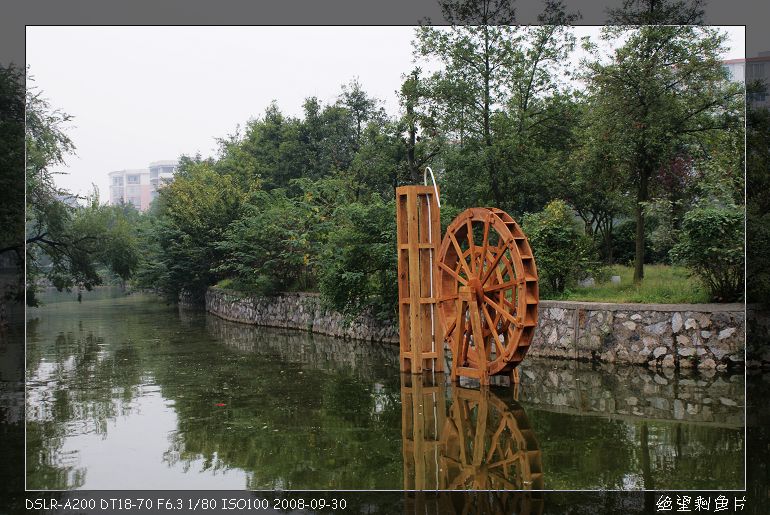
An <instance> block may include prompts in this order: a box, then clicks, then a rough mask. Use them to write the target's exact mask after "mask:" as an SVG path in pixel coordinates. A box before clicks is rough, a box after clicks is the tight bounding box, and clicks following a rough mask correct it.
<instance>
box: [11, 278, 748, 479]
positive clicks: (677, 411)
mask: <svg viewBox="0 0 770 515" xmlns="http://www.w3.org/2000/svg"><path fill="white" fill-rule="evenodd" d="M48 301H49V302H48V303H47V304H46V305H45V306H44V307H42V308H38V309H34V310H30V311H29V315H28V318H29V321H28V324H27V355H26V363H27V371H26V381H27V389H26V401H25V403H26V417H27V418H26V459H27V477H26V481H27V488H28V489H43V490H48V489H275V488H282V489H401V488H404V486H405V475H406V481H407V482H408V481H414V470H413V465H414V461H413V460H414V458H413V456H414V454H413V453H411V452H412V451H411V450H410V449H411V447H408V446H407V444H406V440H410V441H411V439H412V438H413V437H414V435H415V431H414V424H415V421H414V420H413V418H412V415H414V414H415V413H417V416H418V420H422V419H421V417H422V411H420V410H423V408H422V405H420V407H419V410H418V411H414V406H415V405H414V404H413V403H412V401H411V400H409V401H408V404H409V405H407V401H406V400H405V399H412V398H411V397H408V396H405V395H406V394H408V393H409V392H410V391H411V390H405V389H404V388H405V387H406V386H408V385H405V384H402V379H401V377H400V375H399V371H398V350H397V348H396V347H394V346H392V345H385V344H375V343H368V342H352V341H344V340H340V339H335V338H330V337H325V336H319V335H310V334H308V333H304V332H298V331H291V330H284V329H272V328H263V327H253V326H248V325H242V324H235V323H231V322H226V321H224V320H221V319H219V318H216V317H213V316H211V315H208V314H206V313H204V312H201V311H191V310H184V309H180V308H178V307H176V306H169V305H166V304H165V303H164V302H162V301H161V300H160V299H157V298H155V297H153V296H150V295H140V294H134V295H130V296H122V295H120V294H119V293H116V292H114V291H108V290H102V291H101V292H89V293H87V294H84V296H83V302H81V303H78V302H73V301H72V298H71V297H66V296H56V295H53V296H49V298H48ZM527 371H529V374H527ZM743 380H744V378H743V376H742V375H731V376H730V375H719V374H717V375H714V374H712V375H710V376H699V375H681V374H673V373H669V374H668V375H666V374H662V373H661V374H655V373H654V372H651V371H648V370H647V369H643V368H639V369H636V368H631V369H615V368H607V367H599V366H595V365H591V364H585V363H580V364H578V363H571V362H554V361H537V360H527V361H526V362H525V364H524V365H523V367H522V384H521V386H520V389H519V391H518V392H515V398H516V399H518V401H517V400H514V392H513V391H512V389H511V388H510V387H507V386H498V387H492V389H491V392H489V393H488V394H486V397H483V398H484V399H488V398H492V399H496V400H493V401H492V402H491V403H489V401H486V400H485V401H484V403H488V404H483V405H482V404H479V402H477V401H473V402H469V403H468V404H467V406H465V407H466V408H467V417H466V418H465V419H464V420H465V422H464V423H467V426H468V427H469V428H470V429H468V431H469V433H468V435H470V437H465V440H463V438H464V437H459V438H460V441H459V442H457V441H455V442H454V443H453V444H452V445H455V448H456V449H459V448H460V446H465V447H463V448H464V449H466V450H467V451H468V453H470V454H472V453H473V450H474V448H475V446H478V445H481V443H479V442H485V443H484V444H483V445H485V446H489V445H493V444H492V443H491V437H487V438H486V440H480V439H474V438H473V435H474V434H475V433H474V431H481V430H479V429H478V428H479V427H480V421H481V420H482V419H484V420H487V421H488V422H489V424H487V425H489V426H490V427H491V426H492V425H495V424H498V422H499V421H501V420H504V419H506V417H508V419H510V420H514V419H513V418H511V417H510V416H509V414H510V413H515V414H516V418H515V420H516V421H517V422H516V423H517V424H519V425H520V427H519V428H518V429H516V428H513V429H511V428H508V429H506V430H505V431H504V432H503V437H502V438H503V439H505V438H507V439H508V441H514V440H516V437H517V431H519V430H524V427H525V426H526V427H528V428H529V429H527V430H526V431H524V432H526V433H527V438H529V441H528V443H526V444H522V443H518V444H515V445H514V446H513V447H510V446H509V447H510V448H511V449H513V450H510V452H511V453H513V452H515V451H516V445H518V446H519V447H521V445H526V446H528V448H527V449H525V450H526V451H527V452H528V453H529V454H528V456H530V457H531V461H532V462H533V463H534V461H535V460H536V461H538V463H539V466H538V468H539V470H540V471H541V473H542V480H543V485H544V487H545V488H548V489H643V488H658V489H663V488H666V489H672V488H681V489H725V488H743V485H744V428H743V419H744V417H743V404H744V401H743V391H744V387H743ZM442 388H444V387H443V386H442ZM470 389H471V390H472V388H470ZM405 392H406V393H405ZM431 395H432V397H431V399H436V396H435V395H434V394H431ZM426 398H427V397H426ZM453 399H457V393H456V392H455V391H454V390H453V388H452V387H450V386H449V385H447V386H446V387H445V389H444V390H443V391H441V392H440V395H439V396H438V400H435V401H433V400H432V401H430V402H429V403H428V404H426V406H427V407H426V408H425V409H424V411H426V412H427V411H429V410H430V411H431V413H433V415H435V414H436V413H438V410H440V409H445V411H444V412H443V413H444V418H446V414H451V413H453V411H452V406H453V403H454V402H458V401H456V400H453ZM463 402H465V401H463ZM402 403H403V406H402ZM431 403H432V404H431ZM482 407H483V408H484V410H485V411H484V412H483V413H488V414H486V415H483V416H482V415H480V413H482V411H480V410H481V409H482ZM487 407H488V409H487ZM457 413H459V411H458V412H457ZM407 414H409V416H407ZM484 417H486V418H484ZM428 418H429V419H430V421H431V423H432V424H434V425H435V426H436V428H435V433H436V434H432V433H431V434H430V435H427V436H428V437H430V436H435V437H436V440H437V441H438V440H440V438H439V433H441V428H439V427H438V426H439V423H438V422H434V421H433V418H432V416H431V417H428ZM451 418H452V417H451V416H450V417H449V419H451ZM439 419H441V420H443V418H442V417H439ZM418 423H422V422H418ZM449 423H454V422H444V423H443V424H442V427H449V426H448V425H447V424H449ZM426 425H427V422H426ZM501 427H502V426H501ZM493 432H494V431H490V435H491V434H492V433H493ZM428 433H430V431H428ZM420 434H422V433H420ZM426 434H427V433H426ZM443 434H448V433H446V432H445V433H443ZM506 435H507V436H506ZM498 439H499V438H498ZM522 441H523V440H522ZM439 443H440V442H439ZM498 443H499V442H498ZM410 445H411V444H410ZM448 445H450V444H448V443H447V442H446V441H445V442H444V447H441V446H440V445H439V446H438V447H436V450H435V452H434V453H433V454H432V455H428V454H426V455H425V456H427V458H425V459H426V460H428V461H431V460H433V461H432V463H428V467H427V469H428V470H429V471H430V472H429V473H430V474H431V477H430V478H429V479H428V483H427V484H432V485H439V486H440V485H441V484H446V481H450V480H451V477H450V476H451V474H452V473H451V471H449V468H448V465H447V464H448V463H449V462H448V461H447V460H448V459H449V458H447V457H446V456H445V455H448V454H447V452H448V451H446V449H447V448H448V447H447V446H448ZM442 449H444V450H442ZM485 449H487V447H485ZM410 453H411V454H410ZM442 453H443V454H442ZM468 461H469V462H470V461H472V460H468ZM530 465H531V464H530ZM468 466H470V467H473V466H474V465H473V464H472V463H469V465H468ZM528 466H529V465H528ZM532 466H533V467H534V465H532ZM476 470H478V473H479V474H481V473H482V472H484V473H486V472H489V470H491V469H488V467H486V466H480V465H479V466H476V468H475V469H473V471H474V472H473V474H475V473H476V472H475V471H476ZM533 470H534V468H533ZM520 472H521V471H519V472H516V471H513V472H510V474H514V475H515V474H517V473H520ZM425 474H428V472H425ZM434 476H435V477H434ZM439 476H441V477H439ZM431 481H432V483H431ZM442 481H444V483H442ZM514 482H515V481H514ZM410 484H412V483H410ZM465 484H466V485H470V484H472V481H470V480H469V481H466V483H465ZM466 487H467V486H466Z"/></svg>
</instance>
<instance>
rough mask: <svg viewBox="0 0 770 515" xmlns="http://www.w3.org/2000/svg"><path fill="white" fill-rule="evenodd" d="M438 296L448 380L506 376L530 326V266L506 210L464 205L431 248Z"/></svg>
mask: <svg viewBox="0 0 770 515" xmlns="http://www.w3.org/2000/svg"><path fill="white" fill-rule="evenodd" d="M437 265H438V301H439V310H438V311H439V317H440V323H441V328H442V329H443V331H444V339H445V340H446V341H447V343H448V345H449V348H450V349H451V351H452V380H453V381H456V380H457V379H458V378H459V377H460V376H464V377H473V378H477V379H479V381H480V383H481V384H489V378H490V376H493V375H498V374H511V375H512V377H513V378H514V380H517V375H516V370H515V368H516V366H517V365H518V364H519V363H521V361H522V360H523V359H524V356H525V354H526V353H527V350H528V348H529V345H530V343H531V342H532V337H533V335H534V332H535V327H536V326H537V304H538V298H539V295H538V286H537V268H536V266H535V258H534V257H533V255H532V249H531V248H530V246H529V242H528V241H527V237H526V236H525V235H524V232H523V231H522V230H521V228H520V227H519V225H518V224H517V223H516V221H515V220H514V219H513V218H511V217H510V216H509V215H508V214H507V213H506V212H505V211H502V210H500V209H494V208H471V209H468V210H466V211H464V212H463V213H461V214H460V215H459V216H458V217H457V218H455V219H454V221H453V222H452V223H451V224H450V225H449V227H448V228H447V232H446V234H445V235H444V239H443V240H442V242H441V247H440V249H439V252H438V259H437Z"/></svg>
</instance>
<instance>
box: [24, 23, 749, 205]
mask: <svg viewBox="0 0 770 515" xmlns="http://www.w3.org/2000/svg"><path fill="white" fill-rule="evenodd" d="M574 30H575V35H576V36H577V37H578V38H580V37H582V36H585V35H590V36H591V37H592V38H594V37H596V36H597V35H598V33H599V28H598V27H576V28H575V29H574ZM723 30H724V31H725V32H727V34H728V38H729V40H728V46H729V51H728V52H727V54H726V55H725V56H724V57H725V59H735V58H742V57H744V48H745V46H744V28H743V27H725V28H723ZM413 35H414V28H413V27H28V28H27V64H28V65H29V70H30V74H31V75H32V77H33V78H34V82H33V83H32V85H33V86H36V87H37V88H39V89H40V90H41V91H42V92H43V93H44V96H45V97H47V98H48V99H49V100H50V102H51V104H52V105H53V106H55V107H57V108H59V109H61V110H62V111H64V112H66V113H68V114H70V115H72V116H73V117H74V120H73V122H72V124H71V126H70V127H69V129H68V131H67V132H68V134H69V136H70V137H71V138H72V140H73V142H74V143H75V145H76V146H77V154H76V155H75V156H71V157H70V158H69V159H68V161H67V162H68V166H67V167H62V168H59V169H58V170H57V171H60V172H64V173H65V174H66V175H61V176H59V178H58V180H57V182H58V184H59V185H60V186H61V187H64V188H66V189H69V190H71V191H72V192H74V193H79V194H85V193H87V192H89V191H90V189H91V184H92V183H93V184H96V185H97V186H98V187H99V190H100V192H101V197H102V200H103V201H104V200H106V199H107V196H108V189H107V185H108V181H107V173H108V172H110V171H113V170H121V169H125V168H145V167H146V166H147V165H148V164H149V163H150V162H151V161H158V160H164V159H176V158H177V157H179V156H180V155H181V154H188V155H190V154H195V153H196V152H200V153H201V154H202V155H204V156H209V155H212V154H213V152H214V149H215V142H214V139H215V138H217V137H223V136H225V135H227V134H230V133H233V132H234V131H235V128H236V126H237V125H239V124H240V125H241V127H242V126H243V125H244V124H245V123H246V122H247V121H248V120H249V119H250V118H256V117H259V116H261V115H262V113H263V112H264V110H265V108H266V107H267V106H268V104H269V103H270V102H271V101H273V100H276V101H277V103H278V106H279V108H280V109H281V111H282V112H284V113H285V114H288V115H292V116H300V115H301V113H302V103H303V101H304V99H305V98H307V97H310V96H316V97H318V98H319V99H320V100H321V101H322V102H323V103H324V104H328V103H333V102H334V101H335V100H336V98H337V96H338V95H339V93H340V87H341V86H342V84H345V83H348V82H349V81H350V80H351V79H353V78H355V77H357V78H358V80H359V81H360V82H361V84H362V86H363V88H364V90H365V91H366V92H367V93H368V94H369V95H371V96H374V97H376V98H379V99H381V100H382V101H383V102H384V105H385V108H386V110H387V111H388V113H390V114H396V113H397V112H398V100H397V90H398V89H399V87H400V84H401V81H402V75H403V74H404V73H406V72H408V71H409V70H410V69H411V68H412V66H413V60H412V47H411V41H412V39H413Z"/></svg>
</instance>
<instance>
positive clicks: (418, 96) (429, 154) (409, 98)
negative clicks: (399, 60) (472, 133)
mask: <svg viewBox="0 0 770 515" xmlns="http://www.w3.org/2000/svg"><path fill="white" fill-rule="evenodd" d="M431 87H432V86H431V85H430V84H426V82H425V81H424V80H423V79H422V78H421V77H420V69H419V68H415V69H414V70H412V72H411V73H409V75H407V76H406V77H405V79H404V82H403V83H402V85H401V94H400V101H401V107H402V108H403V109H404V114H403V116H402V117H401V120H400V123H399V132H400V133H401V134H404V133H405V134H406V137H405V138H403V142H404V146H405V148H406V168H407V174H405V175H406V176H407V177H408V178H409V179H411V181H412V182H414V183H419V182H420V181H421V180H422V179H423V177H422V173H421V171H422V170H423V168H424V167H425V166H426V165H428V164H430V163H431V162H432V161H433V159H434V158H436V156H438V155H439V153H440V152H441V150H442V149H443V146H444V143H445V138H442V137H441V135H440V134H439V132H438V130H437V127H436V106H435V105H434V104H433V103H432V102H431V93H430V91H431Z"/></svg>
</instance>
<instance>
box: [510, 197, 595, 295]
mask: <svg viewBox="0 0 770 515" xmlns="http://www.w3.org/2000/svg"><path fill="white" fill-rule="evenodd" d="M522 226H523V229H524V232H525V233H526V234H527V237H528V238H529V243H530V245H531V246H532V251H533V252H534V255H535V263H536V264H537V269H538V274H539V276H540V288H541V290H542V291H543V293H545V294H549V293H562V292H564V289H565V288H566V287H567V285H569V284H573V283H574V282H576V281H577V280H578V279H581V278H583V277H586V276H588V275H591V274H594V273H596V272H598V269H599V268H600V267H599V265H598V257H597V253H596V249H595V248H594V246H593V242H592V241H591V238H589V237H588V236H587V235H586V234H585V233H584V232H583V230H582V229H581V227H580V224H579V223H578V222H577V220H575V217H574V216H573V214H572V211H571V210H570V209H569V207H568V206H567V204H565V203H564V202H563V201H561V200H553V201H551V202H550V203H549V204H548V205H547V206H545V209H543V211H541V212H539V213H535V214H527V215H525V216H524V219H523V223H522Z"/></svg>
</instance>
